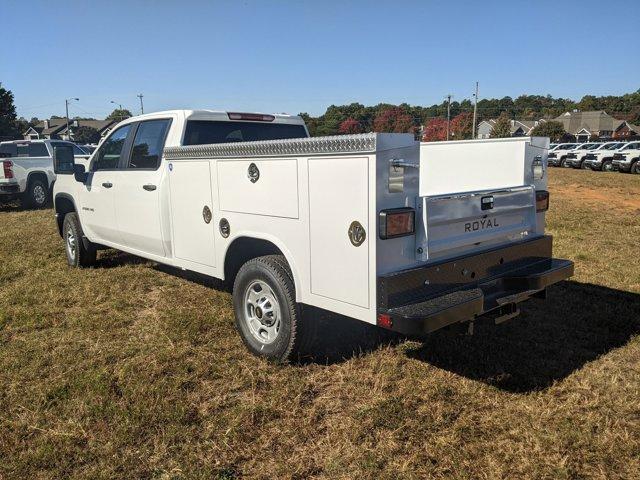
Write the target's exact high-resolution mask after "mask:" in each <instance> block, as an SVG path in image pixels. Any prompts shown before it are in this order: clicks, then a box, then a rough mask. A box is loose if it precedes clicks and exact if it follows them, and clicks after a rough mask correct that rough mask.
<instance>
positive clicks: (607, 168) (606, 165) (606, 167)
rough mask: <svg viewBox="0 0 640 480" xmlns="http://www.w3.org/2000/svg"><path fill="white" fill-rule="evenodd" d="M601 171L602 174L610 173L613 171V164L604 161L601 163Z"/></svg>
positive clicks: (609, 161)
mask: <svg viewBox="0 0 640 480" xmlns="http://www.w3.org/2000/svg"><path fill="white" fill-rule="evenodd" d="M602 171H603V172H612V171H613V163H612V162H611V160H605V161H604V162H602Z"/></svg>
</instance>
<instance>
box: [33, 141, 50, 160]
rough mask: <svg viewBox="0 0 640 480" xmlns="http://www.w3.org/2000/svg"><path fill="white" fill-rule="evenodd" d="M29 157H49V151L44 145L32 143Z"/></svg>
mask: <svg viewBox="0 0 640 480" xmlns="http://www.w3.org/2000/svg"><path fill="white" fill-rule="evenodd" d="M29 156H30V157H48V156H49V151H48V150H47V146H46V145H45V144H44V143H30V144H29Z"/></svg>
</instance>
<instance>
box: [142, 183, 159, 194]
mask: <svg viewBox="0 0 640 480" xmlns="http://www.w3.org/2000/svg"><path fill="white" fill-rule="evenodd" d="M142 188H144V189H145V190H146V191H147V192H153V191H154V190H155V189H156V186H155V185H151V184H147V185H143V186H142Z"/></svg>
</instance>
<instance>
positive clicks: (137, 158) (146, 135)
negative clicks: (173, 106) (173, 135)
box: [128, 119, 171, 170]
mask: <svg viewBox="0 0 640 480" xmlns="http://www.w3.org/2000/svg"><path fill="white" fill-rule="evenodd" d="M170 123H171V120H168V119H166V120H164V119H163V120H149V121H146V122H142V123H140V126H138V131H137V132H136V137H135V139H134V140H133V147H132V149H131V158H130V160H129V165H128V168H146V169H154V170H155V169H156V168H158V166H159V165H160V159H161V158H162V150H163V148H164V141H165V138H166V137H167V131H168V130H169V124H170Z"/></svg>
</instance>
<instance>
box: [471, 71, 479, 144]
mask: <svg viewBox="0 0 640 480" xmlns="http://www.w3.org/2000/svg"><path fill="white" fill-rule="evenodd" d="M473 98H474V99H475V101H474V102H473V127H472V132H473V133H472V134H471V138H472V139H475V138H476V121H477V120H476V119H477V118H478V82H476V93H474V94H473Z"/></svg>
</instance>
